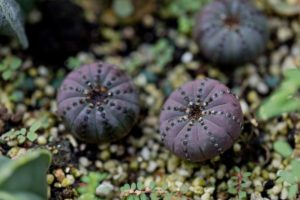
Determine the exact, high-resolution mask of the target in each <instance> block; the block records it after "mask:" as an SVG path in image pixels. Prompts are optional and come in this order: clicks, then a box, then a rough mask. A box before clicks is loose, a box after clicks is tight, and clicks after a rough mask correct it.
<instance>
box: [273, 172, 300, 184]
mask: <svg viewBox="0 0 300 200" xmlns="http://www.w3.org/2000/svg"><path fill="white" fill-rule="evenodd" d="M278 176H279V180H282V181H286V182H288V183H290V184H293V183H295V182H297V179H296V177H295V176H293V174H292V173H290V172H288V171H279V172H278Z"/></svg>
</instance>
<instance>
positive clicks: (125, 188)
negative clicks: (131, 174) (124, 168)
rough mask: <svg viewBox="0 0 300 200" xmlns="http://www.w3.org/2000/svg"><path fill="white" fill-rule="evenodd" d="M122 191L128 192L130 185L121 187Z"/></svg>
mask: <svg viewBox="0 0 300 200" xmlns="http://www.w3.org/2000/svg"><path fill="white" fill-rule="evenodd" d="M123 189H124V191H126V190H130V185H129V184H128V183H126V184H125V185H124V186H123Z"/></svg>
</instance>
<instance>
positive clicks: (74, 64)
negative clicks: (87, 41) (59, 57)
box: [66, 57, 83, 70]
mask: <svg viewBox="0 0 300 200" xmlns="http://www.w3.org/2000/svg"><path fill="white" fill-rule="evenodd" d="M82 64H83V63H81V61H80V60H79V59H78V58H77V57H69V58H68V60H67V63H66V65H67V68H68V69H69V70H74V69H77V68H79V67H80V66H81V65H82Z"/></svg>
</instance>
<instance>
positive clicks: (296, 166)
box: [291, 159, 300, 180]
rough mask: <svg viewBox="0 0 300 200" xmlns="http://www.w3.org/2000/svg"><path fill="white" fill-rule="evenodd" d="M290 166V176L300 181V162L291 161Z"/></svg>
mask: <svg viewBox="0 0 300 200" xmlns="http://www.w3.org/2000/svg"><path fill="white" fill-rule="evenodd" d="M291 166H292V175H293V176H295V177H297V178H298V180H300V160H295V159H294V160H292V161H291Z"/></svg>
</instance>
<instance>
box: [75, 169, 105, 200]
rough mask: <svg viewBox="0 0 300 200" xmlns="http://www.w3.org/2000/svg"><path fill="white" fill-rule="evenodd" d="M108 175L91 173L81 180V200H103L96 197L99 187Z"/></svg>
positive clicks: (79, 190) (79, 189)
mask: <svg viewBox="0 0 300 200" xmlns="http://www.w3.org/2000/svg"><path fill="white" fill-rule="evenodd" d="M107 176H108V175H107V174H106V173H98V172H89V173H88V174H87V175H85V176H83V177H82V178H81V182H82V183H81V184H80V187H79V188H78V189H77V190H78V192H79V194H80V196H79V198H78V199H79V200H91V199H93V200H101V199H100V198H98V197H97V196H96V189H97V186H98V185H99V184H100V183H101V182H102V181H104V180H105V179H106V178H107Z"/></svg>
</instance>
